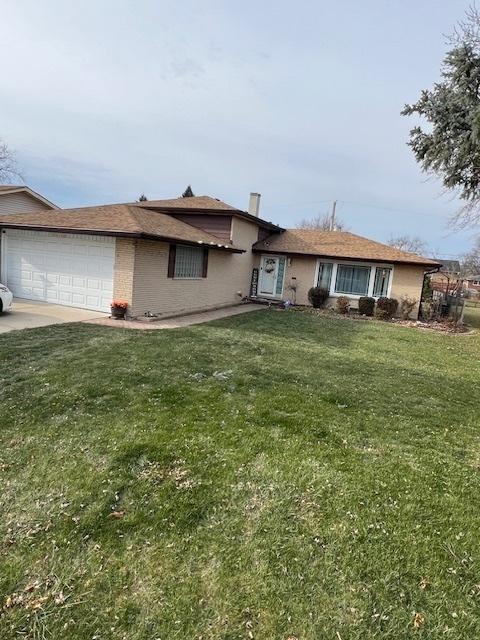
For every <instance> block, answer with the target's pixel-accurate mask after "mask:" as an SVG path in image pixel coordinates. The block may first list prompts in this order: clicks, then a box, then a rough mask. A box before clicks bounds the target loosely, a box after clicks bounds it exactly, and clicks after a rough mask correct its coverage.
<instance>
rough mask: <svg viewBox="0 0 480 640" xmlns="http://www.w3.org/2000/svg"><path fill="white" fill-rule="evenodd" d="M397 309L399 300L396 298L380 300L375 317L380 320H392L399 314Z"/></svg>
mask: <svg viewBox="0 0 480 640" xmlns="http://www.w3.org/2000/svg"><path fill="white" fill-rule="evenodd" d="M397 309H398V300H396V299H395V298H379V299H378V300H377V308H376V309H375V317H376V318H378V320H391V319H392V318H393V316H394V315H395V314H396V313H397Z"/></svg>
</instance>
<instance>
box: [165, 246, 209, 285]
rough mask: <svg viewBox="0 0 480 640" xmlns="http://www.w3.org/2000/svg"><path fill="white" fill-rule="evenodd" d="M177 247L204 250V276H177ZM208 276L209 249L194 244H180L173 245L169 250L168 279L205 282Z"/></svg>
mask: <svg viewBox="0 0 480 640" xmlns="http://www.w3.org/2000/svg"><path fill="white" fill-rule="evenodd" d="M177 246H182V247H193V248H194V249H200V250H202V249H203V262H202V275H201V276H191V277H186V278H184V277H182V276H176V275H175V262H176V258H177ZM207 275H208V247H202V246H200V247H199V246H195V245H192V244H182V243H180V242H178V243H177V244H171V245H170V246H169V249H168V269H167V278H171V279H172V280H203V279H204V278H206V277H207Z"/></svg>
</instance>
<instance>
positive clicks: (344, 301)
mask: <svg viewBox="0 0 480 640" xmlns="http://www.w3.org/2000/svg"><path fill="white" fill-rule="evenodd" d="M336 308H337V313H342V314H343V315H345V314H347V313H348V312H349V310H350V298H347V296H339V297H338V298H337V307H336Z"/></svg>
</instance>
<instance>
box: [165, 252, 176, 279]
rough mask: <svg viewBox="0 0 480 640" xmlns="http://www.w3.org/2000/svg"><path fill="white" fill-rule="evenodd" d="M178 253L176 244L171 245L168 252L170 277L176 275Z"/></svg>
mask: <svg viewBox="0 0 480 640" xmlns="http://www.w3.org/2000/svg"><path fill="white" fill-rule="evenodd" d="M176 253H177V247H176V246H175V245H174V244H171V245H170V251H169V253H168V273H167V277H168V278H173V276H174V275H175V255H176Z"/></svg>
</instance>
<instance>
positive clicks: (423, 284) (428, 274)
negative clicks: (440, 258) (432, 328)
mask: <svg viewBox="0 0 480 640" xmlns="http://www.w3.org/2000/svg"><path fill="white" fill-rule="evenodd" d="M440 269H441V267H435V269H431V271H425V273H424V274H423V280H422V293H423V288H424V286H425V278H426V277H427V276H431V275H432V273H438V272H439V271H440ZM421 310H422V296H420V304H419V305H418V313H417V320H419V319H420V311H421Z"/></svg>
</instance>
